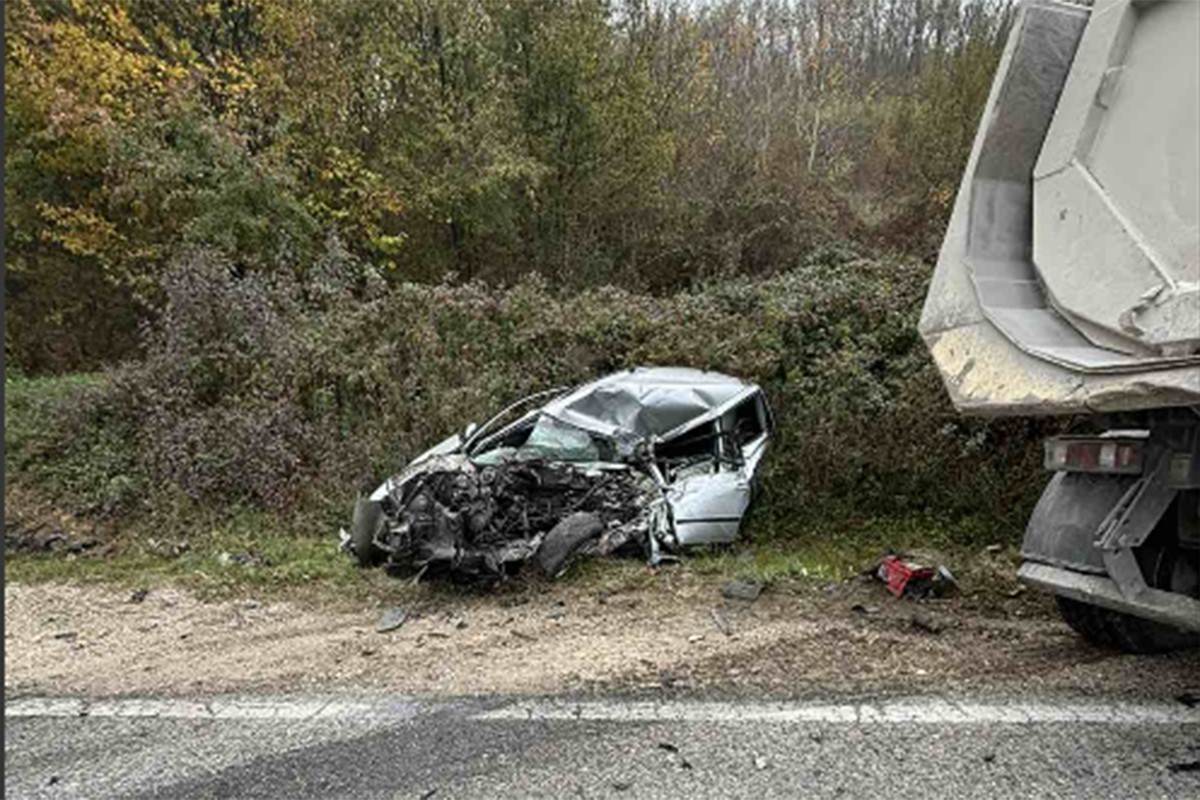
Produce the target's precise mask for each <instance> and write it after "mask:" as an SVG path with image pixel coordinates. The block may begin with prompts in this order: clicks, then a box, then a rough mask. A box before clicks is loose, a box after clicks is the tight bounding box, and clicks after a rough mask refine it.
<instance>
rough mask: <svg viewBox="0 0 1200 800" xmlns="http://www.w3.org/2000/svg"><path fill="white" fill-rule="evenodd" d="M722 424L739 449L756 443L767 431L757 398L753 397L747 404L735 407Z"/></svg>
mask: <svg viewBox="0 0 1200 800" xmlns="http://www.w3.org/2000/svg"><path fill="white" fill-rule="evenodd" d="M722 422H723V423H724V425H723V426H722V427H724V429H725V430H726V431H728V432H729V434H730V436H731V438H732V440H733V442H734V443H735V444H736V445H737V446H738V447H743V446H745V445H746V444H748V443H750V442H752V441H754V440H755V439H757V438H758V437H760V436H762V435H763V433H764V431H765V429H764V427H763V417H762V414H761V413H760V411H759V402H758V398H757V397H751V398H749V399H747V400H746V401H745V402H743V403H740V404H738V405H736V406H734V407H733V408H732V409H731V410H730V411H729V413H728V414H726V415H725V419H724V420H722Z"/></svg>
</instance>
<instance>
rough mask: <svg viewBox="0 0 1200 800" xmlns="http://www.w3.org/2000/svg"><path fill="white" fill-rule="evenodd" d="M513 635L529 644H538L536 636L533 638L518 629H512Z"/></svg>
mask: <svg viewBox="0 0 1200 800" xmlns="http://www.w3.org/2000/svg"><path fill="white" fill-rule="evenodd" d="M512 635H513V636H515V637H516V638H518V639H524V640H525V641H527V642H536V641H537V637H536V636H532V635H530V634H528V633H525V632H524V631H519V630H517V629H516V628H513V629H512Z"/></svg>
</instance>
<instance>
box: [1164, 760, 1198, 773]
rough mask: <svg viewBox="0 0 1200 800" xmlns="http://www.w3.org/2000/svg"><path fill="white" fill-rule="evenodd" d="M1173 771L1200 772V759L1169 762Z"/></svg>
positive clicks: (1169, 767)
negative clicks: (1175, 762) (1177, 762)
mask: <svg viewBox="0 0 1200 800" xmlns="http://www.w3.org/2000/svg"><path fill="white" fill-rule="evenodd" d="M1167 769H1168V770H1169V771H1171V772H1200V761H1184V762H1181V763H1179V764H1168V765H1167Z"/></svg>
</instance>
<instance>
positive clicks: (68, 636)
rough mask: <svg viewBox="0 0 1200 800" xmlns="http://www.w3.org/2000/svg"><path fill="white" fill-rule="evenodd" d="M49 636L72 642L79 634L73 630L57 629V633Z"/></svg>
mask: <svg viewBox="0 0 1200 800" xmlns="http://www.w3.org/2000/svg"><path fill="white" fill-rule="evenodd" d="M50 638H52V639H58V640H59V641H63V642H73V641H75V640H76V639H78V638H79V634H78V633H76V632H75V631H59V632H58V633H55V634H52V635H51V637H50Z"/></svg>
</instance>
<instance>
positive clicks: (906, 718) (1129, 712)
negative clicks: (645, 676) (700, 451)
mask: <svg viewBox="0 0 1200 800" xmlns="http://www.w3.org/2000/svg"><path fill="white" fill-rule="evenodd" d="M476 719H481V720H588V721H611V722H635V721H639V722H672V721H680V722H778V723H800V722H825V723H851V724H909V725H913V724H915V725H972V724H993V723H1002V724H1003V723H1008V724H1045V723H1087V724H1109V725H1178V724H1200V708H1188V707H1187V706H1185V705H1183V704H1182V703H1169V702H1167V703H1132V702H1122V701H1110V702H1086V703H1080V702H1068V701H1062V702H1054V701H1045V702H1034V703H1030V702H1020V701H1015V702H1005V701H1004V700H1002V699H997V700H994V701H991V702H979V701H966V700H954V699H951V698H939V697H930V698H908V699H903V700H887V701H880V702H874V703H833V704H824V703H810V704H806V703H780V704H760V703H758V704H756V703H751V704H736V705H735V704H731V703H705V702H699V703H687V702H675V703H613V702H607V701H597V702H580V703H570V702H563V701H545V700H530V701H518V702H515V703H512V704H510V705H506V706H504V707H502V708H498V709H494V710H491V711H485V712H483V713H481V714H478V715H476Z"/></svg>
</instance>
